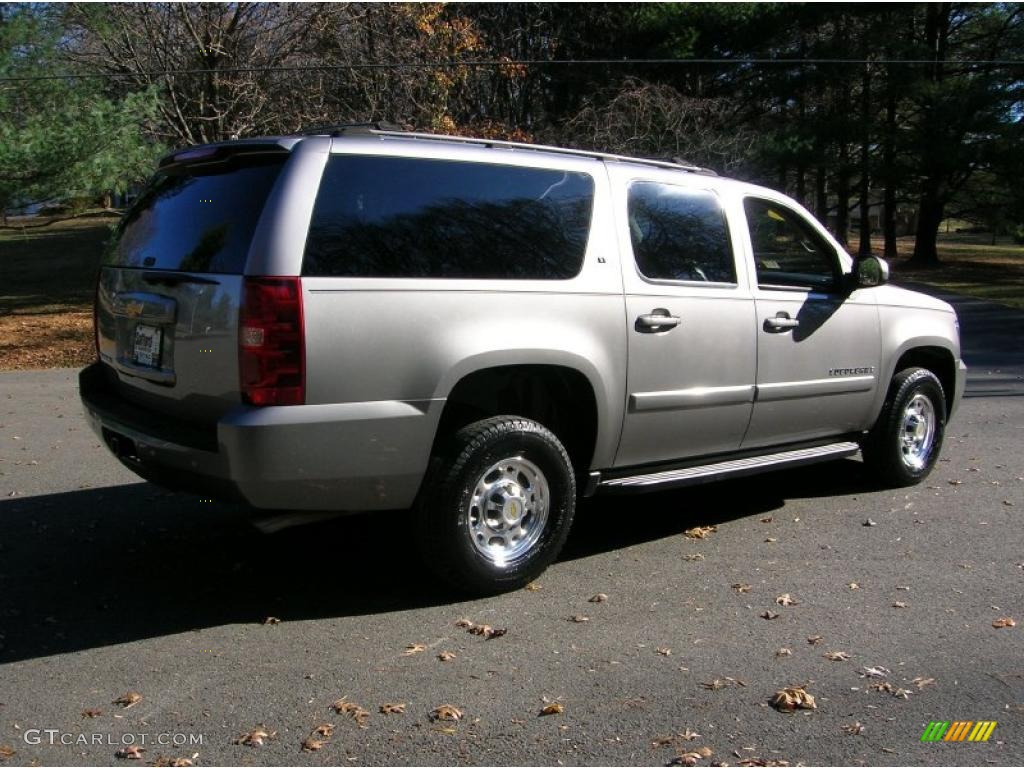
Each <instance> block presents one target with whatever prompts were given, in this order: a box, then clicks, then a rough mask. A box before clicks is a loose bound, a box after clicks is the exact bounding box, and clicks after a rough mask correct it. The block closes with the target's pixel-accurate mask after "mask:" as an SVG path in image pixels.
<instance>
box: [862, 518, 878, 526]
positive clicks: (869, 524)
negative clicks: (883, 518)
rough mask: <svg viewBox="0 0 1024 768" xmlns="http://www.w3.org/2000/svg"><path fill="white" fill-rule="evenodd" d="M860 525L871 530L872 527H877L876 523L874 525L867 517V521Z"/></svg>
mask: <svg viewBox="0 0 1024 768" xmlns="http://www.w3.org/2000/svg"><path fill="white" fill-rule="evenodd" d="M861 525H863V526H864V527H865V528H873V527H874V526H876V525H878V523H876V522H875V521H874V520H872V519H871V518H870V517H869V518H868V519H867V520H865V521H864V522H863V523H861Z"/></svg>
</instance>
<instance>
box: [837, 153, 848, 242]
mask: <svg viewBox="0 0 1024 768" xmlns="http://www.w3.org/2000/svg"><path fill="white" fill-rule="evenodd" d="M849 155H850V152H849V147H848V146H847V145H846V142H845V141H841V142H840V143H839V170H838V178H837V179H836V231H835V233H834V234H835V236H836V240H838V241H839V243H840V245H842V246H843V247H844V248H845V247H846V246H847V245H848V243H849V240H850V157H849Z"/></svg>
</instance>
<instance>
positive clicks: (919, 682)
mask: <svg viewBox="0 0 1024 768" xmlns="http://www.w3.org/2000/svg"><path fill="white" fill-rule="evenodd" d="M910 682H911V683H913V684H914V685H916V686H917V689H918V690H921V689H922V688H924V687H926V686H929V685H935V678H934V677H915V678H914V679H913V680H911V681H910Z"/></svg>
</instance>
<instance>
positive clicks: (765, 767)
mask: <svg viewBox="0 0 1024 768" xmlns="http://www.w3.org/2000/svg"><path fill="white" fill-rule="evenodd" d="M736 765H741V766H743V767H744V768H775V767H776V766H778V768H786V766H788V765H789V761H787V760H767V759H765V758H763V757H745V758H743V759H742V760H740V761H739V762H738V763H736Z"/></svg>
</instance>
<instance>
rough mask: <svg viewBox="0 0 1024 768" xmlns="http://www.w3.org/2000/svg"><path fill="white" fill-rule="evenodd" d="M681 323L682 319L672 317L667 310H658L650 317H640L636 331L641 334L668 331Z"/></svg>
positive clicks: (675, 316) (676, 316)
mask: <svg viewBox="0 0 1024 768" xmlns="http://www.w3.org/2000/svg"><path fill="white" fill-rule="evenodd" d="M681 322H683V320H682V318H681V317H679V316H678V315H670V314H669V313H668V310H667V309H656V310H654V311H653V312H651V313H650V314H649V315H640V316H639V317H638V318H637V319H636V329H637V330H638V331H640V332H651V331H668V330H671V329H673V328H675V327H676V326H677V325H679V324H680V323H681Z"/></svg>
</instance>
